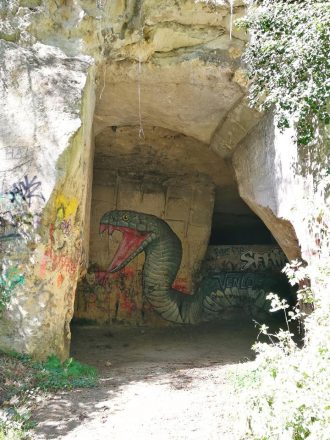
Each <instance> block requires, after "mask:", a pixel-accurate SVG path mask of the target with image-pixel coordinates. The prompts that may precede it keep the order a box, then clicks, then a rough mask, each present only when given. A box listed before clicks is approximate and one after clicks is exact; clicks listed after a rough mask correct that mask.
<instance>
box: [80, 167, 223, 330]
mask: <svg viewBox="0 0 330 440" xmlns="http://www.w3.org/2000/svg"><path fill="white" fill-rule="evenodd" d="M101 183H102V184H101ZM213 204H214V188H213V185H210V184H208V183H207V182H205V181H198V180H196V181H182V180H177V179H172V180H165V181H163V182H158V183H155V179H154V178H152V176H144V177H143V178H142V179H138V178H135V179H128V178H127V177H126V178H125V177H119V176H118V177H117V178H116V179H115V180H113V181H112V182H111V181H107V185H105V181H104V180H102V174H101V175H96V174H95V184H94V186H93V197H92V210H91V212H92V217H91V236H90V266H89V270H88V273H87V275H86V277H85V278H84V279H83V280H82V282H81V283H80V284H79V285H78V289H77V299H76V306H75V317H76V318H80V319H81V318H84V319H89V320H94V321H97V322H108V323H111V322H118V321H119V322H126V323H130V324H142V323H143V324H164V323H165V322H164V320H162V319H161V318H160V317H159V316H158V315H157V314H156V313H155V312H154V311H153V309H152V307H151V306H150V305H149V304H148V302H146V301H145V300H144V298H143V296H142V267H143V263H144V254H140V255H139V256H138V257H137V258H135V259H134V260H133V261H131V262H130V263H129V264H128V265H127V266H126V267H125V268H124V269H122V270H121V271H120V272H118V273H114V274H109V273H108V272H107V270H108V268H109V266H110V263H111V261H112V259H113V256H114V254H115V251H116V249H117V247H118V244H119V242H120V241H121V239H122V237H121V233H120V232H116V233H114V236H113V240H109V238H108V236H107V235H104V236H102V237H101V236H100V234H99V227H100V219H101V217H102V215H103V214H104V213H106V212H107V211H112V210H132V211H137V212H142V213H145V214H152V215H155V216H156V217H158V218H160V219H163V220H165V221H166V222H167V224H168V225H169V226H170V227H171V228H172V230H173V231H174V232H175V233H176V234H177V236H178V237H179V239H180V240H181V243H182V248H183V257H182V261H181V266H180V269H179V272H178V275H177V277H176V281H175V283H174V286H173V287H174V288H176V289H178V290H179V291H181V292H183V294H189V293H195V288H196V283H195V281H196V276H198V274H199V270H200V266H201V262H202V259H203V257H204V255H205V252H206V249H207V245H208V241H209V236H210V231H211V221H212V213H213Z"/></svg>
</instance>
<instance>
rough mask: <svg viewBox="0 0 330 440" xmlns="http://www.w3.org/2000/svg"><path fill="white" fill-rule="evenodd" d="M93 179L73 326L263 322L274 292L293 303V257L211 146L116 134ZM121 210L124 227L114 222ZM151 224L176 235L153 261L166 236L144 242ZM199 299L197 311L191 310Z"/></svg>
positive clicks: (99, 151)
mask: <svg viewBox="0 0 330 440" xmlns="http://www.w3.org/2000/svg"><path fill="white" fill-rule="evenodd" d="M188 151H189V154H187V152H188ZM219 170H220V171H221V172H219ZM93 174H94V178H93V188H92V206H91V228H90V248H89V267H88V270H87V273H86V275H85V276H84V277H83V278H82V279H81V280H80V282H79V284H78V288H77V293H76V301H75V313H74V319H73V323H81V324H96V325H116V324H120V325H129V326H131V325H133V326H141V325H142V326H150V327H159V326H160V327H162V326H169V325H172V324H182V323H185V324H197V323H200V322H204V321H214V320H223V319H230V318H231V317H233V316H234V315H235V314H241V315H242V316H244V315H245V316H247V317H248V318H251V317H252V318H259V317H262V318H263V317H264V316H265V314H266V313H267V308H268V307H269V303H268V302H267V301H266V294H267V293H268V292H269V291H275V292H276V293H279V294H280V295H281V297H286V298H288V299H290V295H291V291H290V290H289V285H288V283H287V281H286V279H285V277H284V275H283V274H281V269H282V267H283V266H284V265H285V263H286V257H285V255H284V254H283V252H282V251H281V249H280V248H279V246H278V245H277V243H276V241H275V239H274V238H273V236H272V234H271V233H270V231H269V230H268V229H267V228H266V226H265V225H264V223H263V222H262V221H261V220H260V219H259V218H258V217H257V216H256V214H255V213H253V212H252V211H251V209H250V208H249V207H248V206H247V205H246V204H245V203H244V202H243V200H242V199H241V198H240V196H239V194H238V189H237V184H236V182H235V178H234V174H233V170H232V168H231V165H230V163H229V162H228V161H224V160H222V159H221V158H219V157H218V156H217V155H216V154H214V153H213V152H212V151H211V150H210V149H209V148H208V146H207V145H206V144H204V143H202V142H200V141H197V140H196V139H193V138H191V137H188V136H186V135H183V134H182V133H178V132H175V131H172V130H168V129H164V128H162V127H157V126H146V127H145V128H144V137H143V138H141V137H140V136H139V135H138V127H136V126H133V127H132V126H121V127H118V126H111V127H107V128H106V129H104V130H102V131H100V132H99V133H98V135H97V136H96V138H95V158H94V173H93ZM113 213H119V214H118V215H119V223H118V222H117V223H116V222H115V223H112V224H111V222H110V220H109V218H110V217H111V216H112V215H113ZM116 215H117V214H116ZM109 216H110V217H109ZM116 221H118V219H117V220H116ZM150 222H152V223H153V222H154V223H155V227H157V228H158V229H159V231H162V230H163V229H164V228H165V229H166V228H167V229H166V234H165V233H164V234H163V232H162V234H163V235H164V236H163V237H162V239H161V240H162V244H161V246H163V247H160V248H159V249H158V250H154V251H153V252H154V254H153V255H151V254H150V255H151V256H150V255H149V254H148V252H149V253H150V251H149V250H150V248H154V249H156V248H157V246H158V245H157V243H158V241H159V240H160V239H159V238H157V237H156V239H155V240H154V242H153V244H152V246H150V245H149V244H148V243H147V244H148V246H146V245H145V240H146V239H148V240H151V237H153V236H154V235H155V233H156V232H155V230H154V229H152V230H150V231H149V230H148V224H149V223H150ZM137 225H139V228H142V229H141V230H140V229H139V228H138V226H137ZM100 231H101V232H104V234H103V235H102V236H101V235H100ZM156 235H157V234H156ZM174 242H176V244H175V245H174V244H173V243H174ZM155 243H156V244H155ZM171 243H172V244H171ZM159 246H160V245H159ZM139 247H140V248H141V249H140V250H139V249H138V248H139ZM142 248H143V249H142ZM148 249H149V250H148ZM167 253H169V254H168V255H169V257H168V259H169V261H167V257H166V255H167ZM148 255H149V257H148ZM148 258H149V259H148ZM116 261H117V263H116V264H114V262H116ZM150 261H151V262H150ZM174 261H176V263H173V262H174ZM117 268H118V270H117ZM155 273H156V275H154V274H155ZM157 277H158V278H157ZM166 277H167V278H166ZM150 280H151V281H150ZM148 283H149V284H150V286H151V287H150V286H149V287H148ZM146 286H147V287H148V288H149V289H153V290H156V294H157V295H160V299H159V298H156V299H155V298H154V296H155V295H154V296H153V294H149V293H148V291H147V290H146V288H147V287H146ZM157 289H158V291H159V293H157ZM274 289H275V290H274ZM173 295H174V296H177V297H178V299H176V300H175V301H176V302H175V301H174V300H169V298H172V297H173ZM193 297H197V298H199V299H198V303H199V305H198V307H199V310H198V311H196V310H197V309H196V310H195V309H194V306H191V307H190V306H187V305H186V304H188V302H189V301H190V302H191V298H193ZM171 301H172V302H171ZM189 307H190V308H191V311H189V312H187V309H189ZM196 307H197V306H196ZM184 313H186V314H185V315H184Z"/></svg>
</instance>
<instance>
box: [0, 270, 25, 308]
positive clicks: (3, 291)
mask: <svg viewBox="0 0 330 440" xmlns="http://www.w3.org/2000/svg"><path fill="white" fill-rule="evenodd" d="M24 281H25V277H24V275H23V274H22V273H20V271H19V269H18V268H17V267H9V268H7V269H5V270H2V271H1V272H0V310H1V309H3V307H4V306H5V305H6V304H7V303H8V302H9V300H10V297H11V296H12V294H13V292H14V290H15V289H16V287H17V286H21V285H23V284H24Z"/></svg>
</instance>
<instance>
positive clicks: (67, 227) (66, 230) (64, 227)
mask: <svg viewBox="0 0 330 440" xmlns="http://www.w3.org/2000/svg"><path fill="white" fill-rule="evenodd" d="M60 229H61V231H62V232H63V234H64V235H65V236H66V237H68V236H69V235H70V233H71V221H70V220H62V221H61V223H60Z"/></svg>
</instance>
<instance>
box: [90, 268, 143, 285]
mask: <svg viewBox="0 0 330 440" xmlns="http://www.w3.org/2000/svg"><path fill="white" fill-rule="evenodd" d="M94 273H95V279H96V283H97V284H99V285H100V286H105V285H106V284H107V283H108V282H109V281H111V280H113V281H114V280H119V279H123V278H133V277H134V275H135V271H134V270H133V269H132V268H130V267H124V268H123V269H122V270H120V271H119V272H115V273H109V272H108V271H102V270H99V271H96V272H94Z"/></svg>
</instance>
